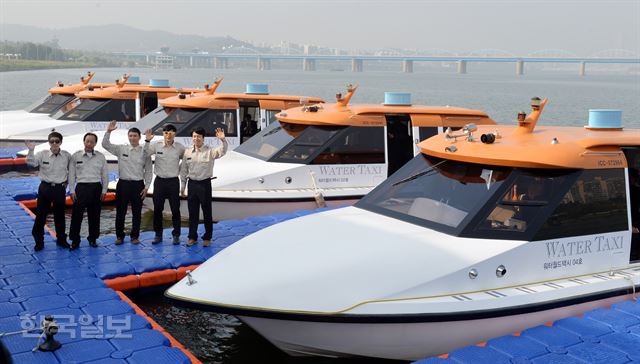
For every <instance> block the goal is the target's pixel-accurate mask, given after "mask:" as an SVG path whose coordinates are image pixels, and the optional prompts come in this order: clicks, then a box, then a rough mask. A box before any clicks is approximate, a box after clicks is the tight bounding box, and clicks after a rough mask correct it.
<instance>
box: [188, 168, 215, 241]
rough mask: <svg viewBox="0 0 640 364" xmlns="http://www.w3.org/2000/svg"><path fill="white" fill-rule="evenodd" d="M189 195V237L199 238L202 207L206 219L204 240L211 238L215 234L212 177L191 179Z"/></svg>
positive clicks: (203, 216)
mask: <svg viewBox="0 0 640 364" xmlns="http://www.w3.org/2000/svg"><path fill="white" fill-rule="evenodd" d="M188 187H189V196H188V197H187V203H188V206H189V239H193V240H198V222H199V221H200V209H202V218H203V220H204V235H202V239H203V240H211V237H212V235H213V221H212V219H211V179H209V178H207V179H205V180H202V181H195V180H192V179H190V180H189V183H188Z"/></svg>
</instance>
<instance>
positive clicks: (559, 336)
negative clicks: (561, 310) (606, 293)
mask: <svg viewBox="0 0 640 364" xmlns="http://www.w3.org/2000/svg"><path fill="white" fill-rule="evenodd" d="M635 362H640V302H637V301H624V302H620V303H616V304H614V305H612V306H611V308H608V309H601V308H600V309H596V310H593V311H589V312H586V313H585V314H584V315H583V316H582V317H568V318H565V319H562V320H558V321H556V322H554V323H552V324H548V325H541V326H536V327H533V328H530V329H527V330H524V331H523V332H522V333H520V334H519V335H506V336H502V337H499V338H495V339H492V340H489V341H487V343H486V345H484V346H469V347H466V348H462V349H458V350H455V351H453V352H451V353H449V354H445V355H441V356H440V357H434V358H429V359H424V360H420V361H417V362H416V363H420V364H432V363H446V364H454V363H455V364H461V363H465V364H466V363H474V364H482V363H486V364H490V363H491V364H497V363H507V364H509V363H531V364H551V363H562V364H565V363H567V364H573V363H575V364H584V363H607V364H609V363H611V364H613V363H635Z"/></svg>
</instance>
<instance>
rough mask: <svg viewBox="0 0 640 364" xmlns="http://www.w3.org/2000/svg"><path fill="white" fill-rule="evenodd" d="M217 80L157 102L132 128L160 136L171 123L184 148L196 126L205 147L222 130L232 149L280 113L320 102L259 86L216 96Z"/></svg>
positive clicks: (214, 142) (189, 142) (255, 85)
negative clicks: (199, 89) (202, 132)
mask: <svg viewBox="0 0 640 364" xmlns="http://www.w3.org/2000/svg"><path fill="white" fill-rule="evenodd" d="M220 81H221V80H217V81H216V82H215V83H214V85H213V86H212V87H209V86H206V87H205V90H204V92H200V93H192V94H181V95H178V96H175V97H170V98H167V99H164V100H162V101H160V105H161V106H162V107H159V108H157V109H156V110H154V111H153V112H151V113H149V114H148V115H147V116H146V117H145V118H144V119H142V120H141V121H140V123H139V124H137V125H136V127H138V128H139V129H140V130H142V131H144V130H146V129H152V130H153V131H154V134H156V135H162V128H163V127H164V126H165V125H166V124H173V125H174V126H175V127H176V129H177V132H176V138H177V140H178V141H179V142H180V143H183V144H184V145H191V131H192V130H193V129H194V128H197V127H203V128H204V129H205V130H206V131H207V133H208V135H207V138H206V139H205V142H206V143H207V144H216V143H217V139H216V138H215V137H214V135H215V129H216V128H222V129H223V130H224V132H225V136H226V138H227V141H228V143H229V148H230V149H233V148H235V147H236V146H238V145H239V144H240V143H242V142H244V141H247V140H249V138H251V137H252V136H253V135H254V134H256V133H258V132H260V131H261V130H263V129H265V128H267V127H268V126H269V125H270V124H271V123H273V121H274V120H276V118H275V115H276V114H277V113H279V112H280V111H282V110H285V109H288V108H291V107H295V106H301V105H304V104H306V103H313V104H318V103H322V102H324V101H323V100H322V99H320V98H317V97H308V96H292V95H271V94H269V91H268V86H267V85H262V84H247V86H246V92H245V93H216V92H215V90H216V89H217V87H218V85H219V84H220Z"/></svg>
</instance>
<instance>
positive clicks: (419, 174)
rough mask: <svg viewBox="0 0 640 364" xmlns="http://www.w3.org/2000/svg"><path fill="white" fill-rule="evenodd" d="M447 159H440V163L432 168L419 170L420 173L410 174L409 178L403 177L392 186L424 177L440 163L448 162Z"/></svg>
mask: <svg viewBox="0 0 640 364" xmlns="http://www.w3.org/2000/svg"><path fill="white" fill-rule="evenodd" d="M446 161H447V160H446V159H445V160H443V161H440V162H438V163H436V164H434V165H433V166H431V167H430V168H428V169H425V170H424V171H422V172H418V173H416V174H414V175H413V176H409V177H407V178H405V179H402V180H400V181H398V182H396V183H394V184H393V185H392V186H394V187H395V186H397V185H401V184H403V183H405V182H409V181H413V180H414V179H416V178H418V177H422V176H424V175H425V174H427V173H429V172H432V171H433V170H434V169H435V168H436V167H438V166H439V165H441V164H442V163H444V162H446Z"/></svg>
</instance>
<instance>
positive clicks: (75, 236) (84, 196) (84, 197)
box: [69, 182, 102, 244]
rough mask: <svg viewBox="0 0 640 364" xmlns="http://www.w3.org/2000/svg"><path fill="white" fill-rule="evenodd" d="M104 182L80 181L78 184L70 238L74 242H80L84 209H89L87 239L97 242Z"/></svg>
mask: <svg viewBox="0 0 640 364" xmlns="http://www.w3.org/2000/svg"><path fill="white" fill-rule="evenodd" d="M101 194H102V183H100V182H95V183H78V184H77V185H76V201H75V202H74V203H73V212H71V228H70V229H69V239H71V241H72V242H73V243H74V244H79V243H80V226H81V225H82V219H83V217H84V211H85V210H86V211H87V220H88V222H89V236H87V240H89V242H90V243H95V242H96V240H97V239H98V237H99V236H100V211H101V210H102V201H101V200H100V195H101Z"/></svg>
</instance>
